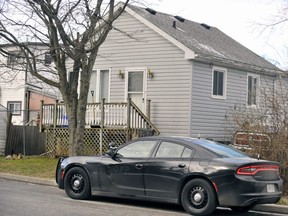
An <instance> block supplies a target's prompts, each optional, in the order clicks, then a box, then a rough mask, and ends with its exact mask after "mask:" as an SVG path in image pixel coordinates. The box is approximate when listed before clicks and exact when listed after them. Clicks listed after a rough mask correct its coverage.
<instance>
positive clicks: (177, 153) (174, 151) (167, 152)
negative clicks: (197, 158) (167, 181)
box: [155, 142, 192, 158]
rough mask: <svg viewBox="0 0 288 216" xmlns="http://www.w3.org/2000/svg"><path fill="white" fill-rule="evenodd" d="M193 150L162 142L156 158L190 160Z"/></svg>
mask: <svg viewBox="0 0 288 216" xmlns="http://www.w3.org/2000/svg"><path fill="white" fill-rule="evenodd" d="M191 154H192V150H191V149H188V148H185V146H182V145H179V144H176V143H170V142H162V143H161V145H160V147H159V149H158V151H157V153H156V156H155V157H156V158H181V157H182V158H183V157H184V158H190V157H191Z"/></svg>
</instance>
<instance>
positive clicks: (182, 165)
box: [178, 164, 186, 168]
mask: <svg viewBox="0 0 288 216" xmlns="http://www.w3.org/2000/svg"><path fill="white" fill-rule="evenodd" d="M185 166H186V164H179V165H178V167H179V168H184V167H185Z"/></svg>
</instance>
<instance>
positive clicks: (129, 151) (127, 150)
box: [117, 141, 156, 158]
mask: <svg viewBox="0 0 288 216" xmlns="http://www.w3.org/2000/svg"><path fill="white" fill-rule="evenodd" d="M155 143H156V141H138V142H134V143H131V144H128V145H126V146H124V147H123V148H121V149H119V150H118V151H117V153H118V154H120V156H121V157H125V158H145V157H149V155H150V153H151V151H152V149H153V147H154V145H155Z"/></svg>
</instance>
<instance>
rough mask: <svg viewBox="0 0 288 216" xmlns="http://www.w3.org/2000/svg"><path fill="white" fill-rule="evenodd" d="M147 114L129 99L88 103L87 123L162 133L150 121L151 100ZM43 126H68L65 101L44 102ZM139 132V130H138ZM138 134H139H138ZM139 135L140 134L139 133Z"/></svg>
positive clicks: (102, 126)
mask: <svg viewBox="0 0 288 216" xmlns="http://www.w3.org/2000/svg"><path fill="white" fill-rule="evenodd" d="M148 106H149V107H147V110H148V111H149V112H148V113H147V116H148V117H147V116H146V115H145V114H144V113H143V112H142V111H141V110H140V109H139V108H138V107H137V106H136V105H135V104H134V103H133V102H132V100H131V99H128V102H127V103H105V100H103V101H102V102H101V103H88V104H87V107H86V115H85V125H86V127H91V128H104V127H105V128H109V127H111V128H117V127H122V128H126V129H128V130H131V131H132V130H133V132H134V133H135V131H137V130H151V131H153V134H155V135H158V134H160V132H159V130H158V129H157V128H156V127H155V126H154V125H153V123H152V122H151V121H150V119H149V116H150V102H149V103H148ZM41 107H42V108H41V126H42V127H50V128H51V127H54V128H57V127H68V124H69V122H68V121H69V120H68V117H67V112H66V108H65V105H64V104H63V103H56V104H43V102H42V106H41ZM136 133H137V132H136ZM136 136H137V135H136ZM138 136H139V134H138Z"/></svg>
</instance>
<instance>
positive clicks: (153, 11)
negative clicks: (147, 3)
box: [145, 8, 157, 15]
mask: <svg viewBox="0 0 288 216" xmlns="http://www.w3.org/2000/svg"><path fill="white" fill-rule="evenodd" d="M145 10H146V11H148V12H149V13H151V14H152V15H155V14H156V13H157V12H156V11H155V10H154V9H152V8H146V9H145Z"/></svg>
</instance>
